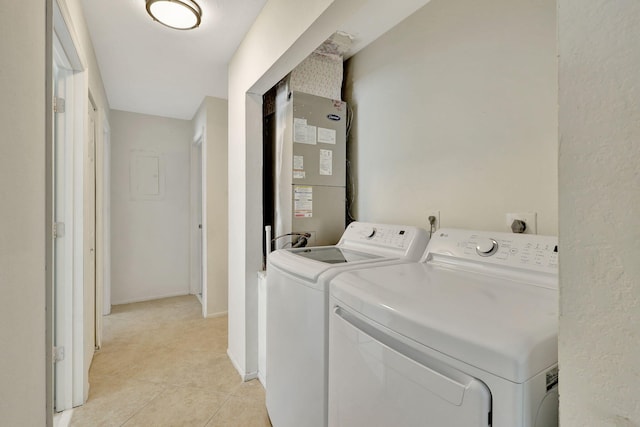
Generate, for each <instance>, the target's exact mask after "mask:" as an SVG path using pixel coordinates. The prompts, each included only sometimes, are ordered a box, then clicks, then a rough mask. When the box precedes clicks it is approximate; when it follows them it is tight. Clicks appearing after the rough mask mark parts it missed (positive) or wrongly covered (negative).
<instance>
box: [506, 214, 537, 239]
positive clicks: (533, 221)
mask: <svg viewBox="0 0 640 427" xmlns="http://www.w3.org/2000/svg"><path fill="white" fill-rule="evenodd" d="M516 219H519V220H520V221H522V222H524V223H525V224H526V225H527V228H526V229H525V230H524V234H538V214H537V213H536V212H521V213H508V214H507V231H509V233H511V232H512V230H511V224H513V221H515V220H516Z"/></svg>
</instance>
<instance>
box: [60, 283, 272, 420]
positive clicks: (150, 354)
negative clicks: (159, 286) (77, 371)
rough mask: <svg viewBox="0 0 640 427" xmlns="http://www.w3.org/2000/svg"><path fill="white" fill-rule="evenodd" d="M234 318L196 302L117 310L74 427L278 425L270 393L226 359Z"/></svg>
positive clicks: (171, 300) (129, 306)
mask: <svg viewBox="0 0 640 427" xmlns="http://www.w3.org/2000/svg"><path fill="white" fill-rule="evenodd" d="M226 351H227V318H226V317H219V318H211V319H203V318H202V314H201V306H200V302H199V301H198V300H197V298H196V297H195V296H192V295H191V296H181V297H175V298H166V299H161V300H156V301H148V302H142V303H135V304H125V305H118V306H114V307H113V309H112V314H111V315H109V316H106V317H105V318H104V338H103V343H102V349H101V350H99V351H98V352H96V354H95V356H94V359H93V363H92V365H91V370H90V376H89V380H90V384H91V387H90V391H89V400H88V401H87V403H86V404H85V405H84V406H82V407H79V408H76V409H75V410H74V411H73V414H72V418H71V424H70V425H71V426H80V427H84V426H91V427H94V426H126V427H132V426H158V427H160V426H199V427H205V426H206V427H222V426H234V427H238V426H242V427H252V426H257V427H261V426H266V427H269V426H271V423H270V422H269V418H268V416H267V411H266V408H265V403H264V389H263V388H262V385H261V384H260V383H259V382H258V381H257V380H254V381H249V382H246V383H243V382H242V381H241V379H240V376H239V375H238V373H237V371H236V370H235V369H234V367H233V366H232V364H231V362H230V360H229V358H228V357H227V354H226Z"/></svg>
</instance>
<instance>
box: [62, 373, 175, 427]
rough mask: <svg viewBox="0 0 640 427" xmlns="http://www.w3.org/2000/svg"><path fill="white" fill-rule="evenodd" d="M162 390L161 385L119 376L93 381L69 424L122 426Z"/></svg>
mask: <svg viewBox="0 0 640 427" xmlns="http://www.w3.org/2000/svg"><path fill="white" fill-rule="evenodd" d="M163 390H164V387H163V386H162V385H158V384H151V383H145V382H140V381H136V380H133V379H122V378H119V377H113V378H112V377H104V378H101V379H100V381H93V382H92V383H91V388H90V390H89V399H88V400H87V403H85V404H84V405H83V406H81V407H78V408H76V409H75V410H74V411H73V415H72V417H71V424H70V425H71V426H78V427H86V426H91V427H103V426H104V427H107V426H121V425H122V424H123V423H124V422H125V421H127V420H128V419H129V418H130V417H131V416H133V415H134V414H135V413H136V412H138V411H139V410H140V409H141V408H142V407H144V406H145V405H146V404H148V403H149V402H150V401H151V400H153V399H154V398H155V397H156V396H158V395H159V394H160V393H161V392H162V391H163Z"/></svg>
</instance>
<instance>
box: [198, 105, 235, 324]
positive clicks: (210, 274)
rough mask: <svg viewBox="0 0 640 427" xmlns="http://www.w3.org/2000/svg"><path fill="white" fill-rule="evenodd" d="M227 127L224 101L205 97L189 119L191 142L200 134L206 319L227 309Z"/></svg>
mask: <svg viewBox="0 0 640 427" xmlns="http://www.w3.org/2000/svg"><path fill="white" fill-rule="evenodd" d="M227 125H228V114H227V100H226V99H220V98H213V97H210V96H207V97H205V99H204V100H203V101H202V104H201V105H200V108H199V109H198V112H197V113H196V115H195V117H194V118H193V132H194V138H193V140H196V139H197V138H198V137H199V136H200V135H201V134H202V132H204V147H205V148H204V151H203V157H204V158H205V168H204V169H203V172H202V174H203V177H204V179H205V180H206V182H205V187H204V192H205V198H206V206H205V215H206V216H205V218H206V220H205V221H204V224H203V227H204V232H205V233H206V237H207V249H206V268H205V272H206V282H207V285H206V287H207V288H206V295H204V296H205V300H204V304H205V309H204V313H205V315H206V316H208V317H210V316H217V315H221V314H224V313H226V312H227V307H228V231H227V230H228V207H227V206H228V205H227V199H228V184H227V160H228V158H227V151H228V150H227V147H228V145H227V135H228V132H227Z"/></svg>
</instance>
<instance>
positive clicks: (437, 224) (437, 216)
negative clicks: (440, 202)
mask: <svg viewBox="0 0 640 427" xmlns="http://www.w3.org/2000/svg"><path fill="white" fill-rule="evenodd" d="M431 216H432V217H434V218H435V219H436V222H435V223H434V224H433V230H437V229H438V228H440V211H437V210H428V211H427V227H426V228H427V231H428V230H429V229H430V228H431V223H430V222H429V217H431Z"/></svg>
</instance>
